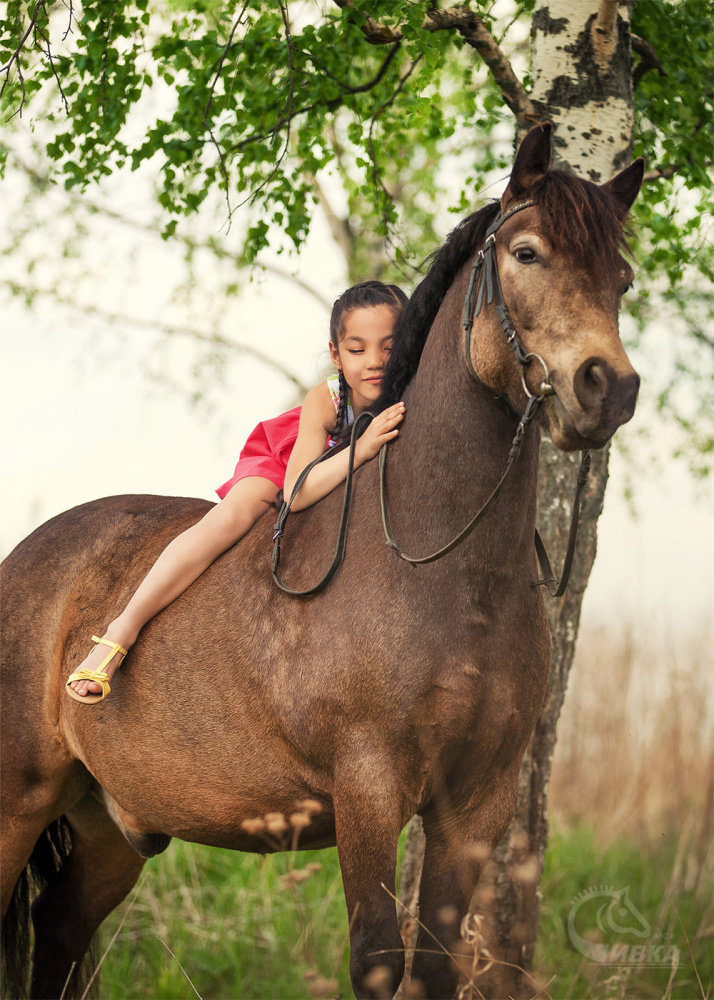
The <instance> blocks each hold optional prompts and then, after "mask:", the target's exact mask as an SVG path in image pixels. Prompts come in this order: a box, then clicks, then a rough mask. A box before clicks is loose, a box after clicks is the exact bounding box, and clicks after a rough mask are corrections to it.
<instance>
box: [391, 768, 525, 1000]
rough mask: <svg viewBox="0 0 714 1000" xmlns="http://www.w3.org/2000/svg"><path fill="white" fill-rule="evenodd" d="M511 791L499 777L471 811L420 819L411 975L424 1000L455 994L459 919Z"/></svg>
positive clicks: (508, 808)
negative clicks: (421, 858) (420, 861)
mask: <svg viewBox="0 0 714 1000" xmlns="http://www.w3.org/2000/svg"><path fill="white" fill-rule="evenodd" d="M516 780H517V779H516ZM516 792H517V784H514V782H513V779H512V778H511V779H509V778H507V777H504V778H501V779H499V781H498V782H497V783H496V788H495V790H494V791H493V792H492V793H491V795H490V796H489V797H488V798H486V799H484V800H482V801H480V802H479V803H478V804H477V806H476V807H474V808H471V809H460V810H458V811H452V810H451V809H450V808H449V807H448V805H446V804H445V803H443V802H442V804H441V806H439V805H436V804H435V805H434V806H432V807H431V808H430V809H429V810H428V811H427V812H426V813H424V814H423V816H422V820H423V824H424V835H425V840H426V844H425V848H424V867H423V870H422V877H421V884H420V889H419V924H420V926H419V934H418V937H417V943H416V947H415V951H414V961H413V964H412V972H411V975H412V980H413V981H418V983H419V984H420V987H421V990H422V991H423V995H424V996H425V997H428V998H439V1000H444V998H446V997H453V996H454V994H455V992H456V986H457V983H458V978H459V967H458V964H457V956H458V955H459V952H462V950H463V949H462V947H461V946H460V941H459V932H460V922H461V918H462V917H463V916H464V914H465V913H466V911H467V909H468V906H469V903H470V901H471V896H472V895H473V891H474V888H475V886H476V882H477V881H478V878H479V876H480V874H481V870H482V868H483V866H484V864H485V862H486V861H487V860H488V858H489V856H490V855H491V853H492V851H493V850H494V849H495V847H496V845H497V844H498V842H499V841H500V839H501V837H502V836H503V835H504V833H505V832H506V830H507V829H508V824H509V821H510V818H511V815H512V812H513V808H514V807H515V793H516ZM452 956H453V957H452Z"/></svg>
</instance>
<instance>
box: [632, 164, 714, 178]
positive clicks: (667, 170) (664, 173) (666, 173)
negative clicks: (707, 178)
mask: <svg viewBox="0 0 714 1000" xmlns="http://www.w3.org/2000/svg"><path fill="white" fill-rule="evenodd" d="M684 166H685V164H684V163H673V164H672V166H670V167H655V169H654V170H647V171H645V175H644V177H643V178H642V183H643V184H644V183H645V182H649V181H661V180H666V179H668V178H669V177H674V176H675V175H676V174H678V173H681V171H682V169H683V168H684ZM712 166H714V160H707V162H706V163H705V164H704V167H706V168H707V169H708V170H709V169H711V167H712Z"/></svg>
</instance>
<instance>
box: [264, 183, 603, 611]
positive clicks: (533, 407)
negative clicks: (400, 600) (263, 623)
mask: <svg viewBox="0 0 714 1000" xmlns="http://www.w3.org/2000/svg"><path fill="white" fill-rule="evenodd" d="M533 205H535V202H534V201H524V202H521V203H519V204H518V205H515V206H514V207H513V208H511V209H510V210H509V211H508V212H506V214H505V215H499V216H498V217H497V218H496V219H495V221H494V222H493V223H492V224H491V225H490V226H489V228H488V229H487V231H486V237H485V241H484V245H483V247H482V249H481V250H479V252H478V253H477V254H476V257H475V258H474V262H473V266H472V268H471V276H470V278H469V284H468V288H467V290H466V297H465V299H464V319H463V328H464V348H465V353H466V366H467V369H468V372H469V374H470V375H471V377H472V378H473V379H474V381H475V382H477V383H478V384H479V385H481V386H482V387H484V388H485V389H488V390H489V391H490V392H494V390H493V389H491V388H490V387H489V386H487V385H486V384H485V383H484V382H483V381H482V380H481V379H480V378H479V377H478V375H477V374H476V370H475V369H474V366H473V361H472V360H471V334H472V330H473V325H474V320H475V319H476V317H477V316H479V315H480V313H481V309H482V308H483V303H484V299H485V301H486V303H487V304H488V305H491V303H492V302H493V301H494V298H495V300H496V315H497V316H498V319H499V322H500V324H501V329H502V330H503V333H504V336H505V338H506V340H507V341H508V343H509V344H510V345H511V348H512V350H513V353H514V356H515V358H516V361H517V362H518V364H519V365H520V368H521V385H522V386H523V391H524V392H525V394H526V396H527V403H526V408H525V410H524V412H523V414H522V415H521V417H520V420H519V422H518V427H517V428H516V433H515V435H514V438H513V441H512V443H511V448H510V450H509V453H508V461H507V462H506V468H505V469H504V472H503V475H502V476H501V478H500V479H499V481H498V482H497V483H496V485H495V487H494V488H493V490H492V492H491V494H490V495H489V496H488V498H487V499H486V500H485V501H484V503H483V504H482V506H481V507H480V509H479V510H478V511H477V512H476V513H475V514H474V516H473V517H472V518H471V520H470V521H469V523H468V524H467V525H466V526H465V527H464V528H462V530H461V531H460V532H459V533H458V534H457V535H455V536H454V538H452V539H451V541H450V542H448V543H447V544H446V545H444V546H442V548H440V549H438V550H437V551H436V552H432V553H431V554H430V555H428V556H420V557H415V556H410V555H407V553H406V552H405V551H404V549H402V548H401V546H400V545H399V543H398V542H397V540H396V539H395V537H394V533H393V531H392V527H391V524H390V521H389V514H388V512H387V501H386V490H385V467H386V462H387V447H386V445H385V446H383V447H382V449H381V451H380V453H379V502H380V508H381V513H382V526H383V528H384V534H385V537H386V539H387V545H388V546H389V547H390V548H391V549H393V550H394V551H395V552H396V554H397V555H398V556H399V558H400V559H403V560H404V561H405V562H408V563H410V564H411V565H412V566H420V565H424V564H425V563H430V562H435V561H436V560H437V559H441V558H442V557H443V556H445V555H447V554H448V553H449V552H452V551H453V550H454V549H455V548H456V547H457V545H459V544H460V543H461V542H462V541H463V540H464V539H465V538H467V537H468V536H469V535H470V534H471V532H472V531H473V530H474V528H475V527H476V525H477V524H478V523H479V521H480V520H481V519H482V518H483V516H484V514H485V513H486V511H487V510H488V508H489V507H490V506H491V504H492V503H493V501H494V500H495V499H496V497H497V496H498V494H499V493H500V491H501V489H502V487H503V485H504V483H505V482H506V480H507V479H508V476H509V474H510V472H511V470H512V468H513V466H514V465H515V463H516V461H517V459H518V456H519V455H520V452H521V446H522V444H523V440H524V437H525V433H526V430H527V428H528V426H529V424H530V423H531V422H532V420H533V418H534V417H535V415H536V413H537V411H538V408H539V406H540V405H541V403H542V402H543V400H544V399H545V398H546V397H547V396H552V395H553V394H554V393H555V390H554V389H553V386H552V385H551V384H550V375H549V372H548V366H547V365H546V363H545V361H544V360H543V358H542V357H541V356H540V355H539V354H535V353H533V352H532V351H527V350H526V349H525V347H524V346H523V343H522V342H521V340H520V338H519V336H518V334H517V332H516V330H515V327H514V326H513V323H512V322H511V318H510V316H509V314H508V307H507V306H506V302H505V299H504V297H503V290H502V288H501V281H500V278H499V274H498V261H497V257H496V235H495V234H496V233H497V232H498V230H499V229H500V228H501V226H502V225H503V224H504V222H506V221H507V220H508V219H510V218H511V216H512V215H515V214H516V212H522V211H523V210H524V209H526V208H530V207H532V206H533ZM531 361H537V362H538V363H539V364H540V365H541V367H542V368H543V374H544V377H543V381H542V382H541V383H540V386H539V390H538V394H537V395H534V394H533V393H532V392H531V391H530V389H529V388H528V384H527V382H526V371H527V368H528V365H529V364H530V363H531ZM494 395H495V396H496V398H499V394H498V393H495V392H494ZM363 418H368V419H367V423H368V422H369V420H371V419H372V415H371V414H370V413H368V412H365V413H361V414H360V415H359V417H358V418H357V420H355V422H354V425H353V427H352V434H351V437H350V458H349V466H348V471H347V479H346V481H345V495H344V501H343V504H342V515H341V517H340V528H339V533H338V539H337V546H336V548H335V554H334V556H333V559H332V562H331V564H330V567H329V569H328V570H327V573H326V574H325V575H324V577H323V578H322V579H321V580H320V581H319V583H317V584H316V585H315V586H314V587H310V588H309V589H307V590H294V589H293V588H292V587H289V586H288V585H287V584H285V583H283V581H282V580H281V579H280V577H279V576H278V565H279V563H280V539H281V538H282V536H283V533H284V530H285V522H286V521H287V518H288V514H289V513H290V507H291V504H292V501H293V497H295V496H296V494H297V492H298V490H299V489H300V487H301V486H302V484H303V482H304V481H305V478H306V477H307V475H308V474H309V472H310V471H311V469H313V468H314V466H315V465H317V464H318V463H319V462H322V461H324V460H325V458H327V457H329V455H330V452H329V451H326V452H324V453H323V454H322V455H320V456H318V458H316V459H315V460H314V461H313V462H311V463H310V464H309V465H308V466H307V467H306V468H305V469H303V471H302V472H301V473H300V476H299V478H298V480H297V482H296V483H295V487H294V489H293V492H292V495H291V497H290V500H289V502H288V503H283V505H282V507H281V510H280V514H279V516H278V520H277V522H276V524H275V534H274V535H273V570H272V572H273V579H274V580H275V582H276V584H277V585H278V587H280V589H281V590H283V591H285V593H287V594H293V595H295V596H299V597H307V596H310V595H312V594H317V593H319V592H320V591H321V590H324V588H325V587H326V586H327V585H328V583H329V582H330V580H331V579H332V578H333V576H334V575H335V573H336V572H337V570H338V569H339V567H340V565H341V563H342V560H343V559H344V553H345V545H346V540H347V522H348V519H349V511H350V505H351V500H352V477H353V473H354V452H355V445H356V443H357V438H358V436H359V434H358V428H359V424H360V421H362V420H363ZM589 470H590V452H589V451H584V452H583V454H582V458H581V461H580V469H579V471H578V479H577V485H576V490H575V498H574V500H573V513H572V516H571V520H570V530H569V533H568V548H567V551H566V555H565V560H564V563H563V571H562V573H561V577H560V581H558V580H557V579H556V577H555V575H554V573H553V569H552V566H551V563H550V559H549V558H548V553H547V550H546V547H545V544H544V542H543V539H542V538H541V536H540V533H539V532H538V530H537V529H536V533H535V547H536V554H537V556H538V562H539V564H540V568H541V573H542V574H543V578H542V579H541V580H538V581H537V584H536V585H537V586H546V587H547V588H548V590H549V592H550V594H551V596H552V597H562V595H563V594H564V593H565V589H566V587H567V585H568V579H569V577H570V569H571V566H572V562H573V556H574V554H575V543H576V539H577V534H578V521H579V517H580V502H581V495H582V491H583V488H584V486H585V483H586V482H587V477H588V472H589Z"/></svg>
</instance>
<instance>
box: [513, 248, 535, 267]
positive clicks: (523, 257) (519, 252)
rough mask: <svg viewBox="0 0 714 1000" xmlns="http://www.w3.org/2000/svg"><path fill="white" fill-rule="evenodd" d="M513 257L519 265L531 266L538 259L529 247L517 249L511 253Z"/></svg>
mask: <svg viewBox="0 0 714 1000" xmlns="http://www.w3.org/2000/svg"><path fill="white" fill-rule="evenodd" d="M513 256H514V257H515V258H516V260H517V261H518V263H519V264H532V263H533V262H534V261H535V260H537V259H538V258H537V254H536V252H535V250H532V249H531V248H530V247H517V248H516V249H515V250H514V251H513Z"/></svg>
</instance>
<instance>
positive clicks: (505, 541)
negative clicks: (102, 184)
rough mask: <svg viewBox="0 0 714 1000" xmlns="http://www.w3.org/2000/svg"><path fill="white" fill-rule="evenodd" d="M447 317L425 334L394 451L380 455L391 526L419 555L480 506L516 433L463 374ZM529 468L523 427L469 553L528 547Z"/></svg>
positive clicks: (533, 463)
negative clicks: (401, 530) (515, 454)
mask: <svg viewBox="0 0 714 1000" xmlns="http://www.w3.org/2000/svg"><path fill="white" fill-rule="evenodd" d="M453 312H455V310H446V311H445V313H444V315H443V316H441V317H440V318H439V319H437V322H436V323H435V326H434V328H433V329H432V332H431V334H430V336H429V340H428V342H427V344H426V346H425V348H424V353H423V356H422V361H421V363H420V366H419V369H418V371H417V373H416V375H415V376H414V378H413V379H412V382H411V383H410V385H409V387H408V390H407V392H406V393H405V402H406V404H407V407H406V418H405V421H404V426H403V429H402V430H401V432H400V437H399V443H398V446H397V447H395V448H394V449H392V450H391V451H392V453H390V454H389V456H388V466H389V474H388V491H389V501H390V507H393V508H394V511H395V517H394V520H395V522H398V523H400V524H401V525H403V526H404V525H408V536H409V537H408V541H409V542H410V543H411V548H412V549H415V548H416V547H417V540H419V546H418V547H419V549H420V552H419V554H422V552H423V551H424V549H425V545H424V543H426V542H427V540H432V541H434V542H438V543H439V544H442V543H443V541H444V540H446V539H445V536H447V535H448V536H449V537H450V536H451V535H453V534H456V532H457V531H458V530H460V529H461V528H462V527H463V526H464V524H466V523H467V521H468V520H469V519H470V518H471V517H472V516H473V514H474V513H475V511H476V510H478V508H479V507H480V506H481V504H482V503H484V502H485V500H486V499H487V497H488V496H489V495H490V493H491V491H492V490H493V488H494V487H495V485H496V483H497V482H498V481H499V480H500V478H501V476H502V475H503V473H504V471H505V469H506V465H507V463H508V455H509V451H510V448H511V445H512V442H513V437H514V434H515V431H516V427H517V418H516V417H515V415H514V414H513V413H512V412H511V410H510V409H509V407H508V406H507V405H506V404H505V403H504V401H503V400H499V399H497V398H496V397H495V395H494V394H493V393H492V392H490V391H489V390H488V389H486V388H485V387H483V386H481V385H479V384H477V383H476V382H475V381H474V379H473V378H472V376H471V375H470V374H469V372H468V371H467V369H466V364H465V360H464V357H463V349H461V348H460V344H459V343H458V333H457V332H455V331H458V330H459V325H458V317H457V316H455V315H451V313H453ZM537 469H538V433H537V431H536V430H535V428H530V429H529V431H528V433H527V434H526V440H525V442H524V445H523V448H522V451H521V454H520V457H519V458H518V460H517V462H516V463H515V465H514V467H513V469H512V471H511V472H510V473H509V476H508V478H507V480H506V482H505V483H504V484H503V487H502V489H501V491H500V492H499V496H498V498H497V499H496V500H494V502H493V506H492V509H491V510H490V511H489V516H486V517H485V518H484V519H483V521H482V522H481V524H480V525H479V527H478V528H477V529H476V531H475V533H474V534H473V535H472V536H471V539H472V540H473V542H472V544H473V545H475V547H476V548H477V549H478V548H479V547H481V546H483V545H486V546H487V547H488V549H489V550H490V551H492V552H493V551H494V547H495V548H497V549H499V550H500V549H501V548H502V547H503V550H504V553H505V551H513V547H514V542H515V543H516V546H517V545H518V541H519V540H520V541H521V542H522V543H523V544H528V545H530V546H531V547H532V544H533V530H534V527H535V503H536V497H535V494H536V481H537ZM439 539H441V541H439ZM400 541H401V539H400ZM404 547H405V548H406V547H407V545H406V540H405V544H404Z"/></svg>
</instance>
